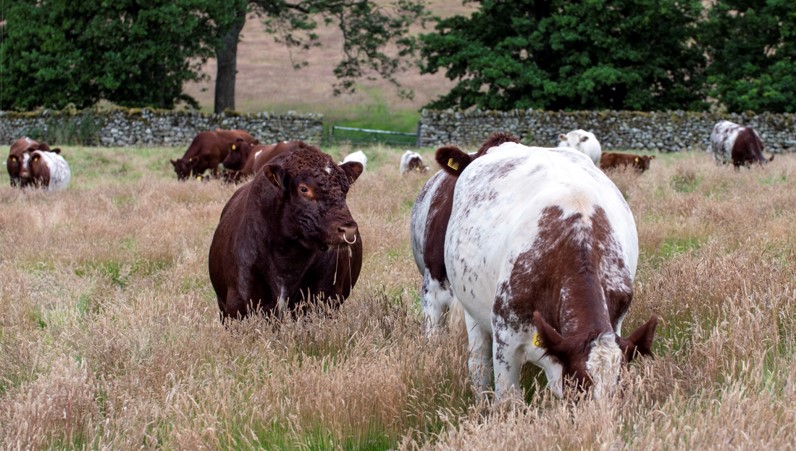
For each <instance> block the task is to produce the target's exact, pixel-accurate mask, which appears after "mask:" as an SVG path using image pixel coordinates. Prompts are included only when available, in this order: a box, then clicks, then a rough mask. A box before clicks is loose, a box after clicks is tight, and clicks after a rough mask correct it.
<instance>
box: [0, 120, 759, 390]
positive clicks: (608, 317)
mask: <svg viewBox="0 0 796 451" xmlns="http://www.w3.org/2000/svg"><path fill="white" fill-rule="evenodd" d="M559 138H560V143H559V146H558V147H556V148H542V147H528V146H525V145H522V144H520V142H519V140H518V139H517V138H516V137H514V136H512V135H510V134H507V133H502V132H498V133H494V134H493V135H491V136H490V137H489V138H488V139H487V140H486V141H485V142H484V143H483V145H481V147H480V148H479V149H478V150H477V151H476V152H474V153H467V152H464V151H462V150H461V149H459V148H458V147H455V146H444V147H441V148H439V149H437V151H436V155H435V159H436V161H437V163H438V164H439V165H440V167H442V170H440V171H438V172H436V173H435V174H434V175H432V176H431V177H430V178H428V180H427V181H426V183H425V184H424V186H423V188H422V189H421V191H420V192H419V194H418V196H417V199H416V202H415V204H414V206H413V208H412V212H411V217H410V220H409V222H410V239H411V246H412V253H413V255H414V259H415V263H416V264H417V267H418V270H419V272H420V274H421V276H422V285H421V288H422V290H421V304H422V314H423V319H424V328H425V333H426V335H427V338H428V339H429V340H434V339H435V337H436V336H438V335H439V334H442V333H444V332H445V327H444V324H445V323H444V319H445V318H446V312H448V311H451V310H452V309H454V308H457V309H458V311H459V312H463V315H464V324H465V325H466V331H467V335H468V343H469V362H468V367H469V370H470V375H471V378H472V381H473V385H474V387H475V389H476V390H477V392H478V393H484V392H486V391H487V390H489V387H490V385H491V384H492V383H494V386H495V393H496V396H497V397H498V398H503V397H506V396H508V395H510V394H511V393H512V392H514V391H516V390H517V389H518V388H519V369H520V368H521V366H522V364H523V363H524V362H526V361H528V362H532V363H534V364H536V365H538V366H540V367H541V368H542V369H543V370H544V372H545V374H546V376H547V379H548V384H549V387H550V388H551V390H552V391H553V393H555V394H556V395H557V396H563V395H564V393H565V392H566V391H567V388H568V387H573V388H577V389H580V390H590V393H592V395H593V396H594V397H601V396H603V395H606V394H609V393H611V392H613V391H615V389H616V387H617V386H618V383H619V376H620V373H621V367H622V366H623V365H625V364H626V363H627V362H628V361H630V360H631V359H632V358H633V357H635V356H637V355H650V354H651V348H652V341H653V337H654V334H655V328H656V325H657V317H656V316H654V315H653V316H652V317H651V318H650V319H649V320H648V321H647V322H646V323H645V324H643V325H642V326H640V327H638V328H637V329H636V330H635V331H633V332H632V333H631V334H629V335H627V336H622V322H623V319H624V318H625V315H626V313H627V311H628V309H629V308H630V305H631V301H632V299H633V278H634V276H635V271H636V264H637V262H638V237H637V233H636V225H635V221H634V218H633V214H632V212H631V210H630V207H629V206H628V204H627V203H626V202H625V200H624V197H623V196H622V194H621V193H620V192H619V190H618V189H617V188H616V186H615V185H614V184H613V182H612V181H611V180H610V179H609V178H608V176H606V172H610V171H614V170H622V169H629V170H632V171H635V172H637V173H639V174H640V173H643V172H645V171H647V170H649V169H650V162H651V160H653V159H654V158H655V156H654V155H636V154H628V153H618V152H603V151H602V148H601V146H600V143H599V141H598V140H597V137H596V136H595V135H594V134H593V133H591V132H588V131H585V130H573V131H570V132H568V133H566V134H561V135H560V136H559ZM709 151H710V152H712V155H713V158H714V160H715V161H716V163H717V164H728V163H731V164H732V165H733V166H734V167H735V168H736V169H738V168H739V167H740V166H750V165H752V164H760V165H764V164H766V163H767V162H769V161H771V160H772V159H773V157H771V158H769V159H766V158H765V157H764V156H763V153H762V151H763V142H762V139H761V138H760V136H759V135H758V133H757V132H756V131H755V130H753V129H752V128H750V127H744V126H740V125H737V124H733V123H731V122H728V121H721V122H719V123H718V124H716V126H715V127H714V129H713V130H712V133H711V134H710V148H709ZM367 162H368V158H367V156H366V155H365V153H364V152H362V151H356V152H353V153H351V154H349V155H347V156H346V157H345V158H344V159H343V161H342V162H340V163H336V162H335V161H334V160H333V159H332V158H331V157H330V156H329V155H327V154H326V153H324V152H322V151H321V150H320V149H318V148H317V147H315V146H311V145H308V144H306V143H304V142H302V141H287V142H278V143H270V144H262V143H260V142H259V141H258V140H257V139H255V138H254V137H253V136H251V135H250V134H249V133H247V132H246V131H243V130H214V131H204V132H201V133H199V134H198V135H197V136H196V137H195V138H194V139H193V141H192V142H191V143H190V145H189V146H188V149H187V150H186V152H185V153H184V155H183V156H182V157H180V158H178V159H174V160H170V163H171V165H172V167H173V168H174V171H175V173H176V175H177V179H178V180H181V181H182V180H189V179H198V180H210V179H223V180H225V181H227V182H231V183H242V185H241V186H240V187H239V188H238V189H237V190H236V191H235V192H234V194H233V195H232V197H231V198H230V199H229V201H228V202H227V203H226V205H225V206H224V208H223V210H222V211H221V212H220V219H219V223H218V225H217V227H216V230H215V233H214V235H213V239H212V243H211V245H210V249H209V256H208V271H209V276H210V281H211V284H212V286H213V289H214V290H215V293H216V297H217V300H218V307H219V312H220V317H221V320H222V322H226V321H228V320H230V319H236V318H242V317H245V316H248V315H250V314H252V313H255V312H259V313H264V314H273V315H276V316H278V317H284V316H285V315H288V314H290V315H296V314H300V312H301V310H302V309H303V308H305V307H306V306H307V305H309V304H310V303H313V302H320V303H321V304H323V305H328V306H331V307H334V306H337V305H339V304H340V303H341V302H342V301H343V300H345V299H346V298H347V297H348V296H349V295H350V293H351V290H352V289H353V288H354V286H355V284H356V282H357V279H358V278H359V274H360V270H361V267H362V257H363V243H362V237H361V234H360V231H359V226H358V224H357V222H356V220H355V219H354V217H353V216H352V214H351V212H350V211H349V209H348V206H347V204H346V197H347V194H348V191H349V189H350V187H351V186H352V184H353V183H354V182H355V181H356V180H357V179H358V178H359V177H360V176H361V175H362V173H363V172H364V171H365V169H366V166H367ZM219 165H221V166H222V167H223V174H222V173H220V172H219ZM6 167H7V169H8V174H9V177H10V182H11V186H12V187H20V188H28V187H30V188H43V189H45V190H51V191H58V190H65V189H66V188H67V186H68V184H69V181H70V178H71V171H70V167H69V164H68V163H67V161H66V160H65V159H64V158H63V156H62V155H61V150H60V149H58V148H50V146H48V145H47V144H46V143H43V142H38V141H36V140H33V139H30V138H27V137H23V138H20V139H18V140H17V141H15V142H14V143H13V144H12V145H11V149H10V152H9V155H8V159H7V161H6ZM428 169H429V167H428V165H426V164H425V163H424V162H423V159H422V157H421V155H420V154H419V153H417V152H415V151H411V150H407V151H406V152H405V153H404V154H403V155H402V157H401V161H400V167H399V168H398V170H399V172H400V173H401V174H402V175H408V174H411V173H420V174H424V173H426V172H427V171H428ZM208 171H209V175H206V172H208Z"/></svg>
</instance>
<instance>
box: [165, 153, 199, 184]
mask: <svg viewBox="0 0 796 451" xmlns="http://www.w3.org/2000/svg"><path fill="white" fill-rule="evenodd" d="M193 160H194V159H193V158H188V159H185V158H178V159H176V160H170V161H171V165H172V166H174V172H176V173H177V180H179V181H185V180H188V177H190V176H191V170H192V169H193V167H194V166H195V165H196V161H193Z"/></svg>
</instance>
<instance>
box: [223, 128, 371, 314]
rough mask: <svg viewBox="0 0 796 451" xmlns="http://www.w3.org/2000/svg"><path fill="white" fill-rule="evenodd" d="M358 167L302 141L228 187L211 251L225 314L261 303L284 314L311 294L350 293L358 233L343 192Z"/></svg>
mask: <svg viewBox="0 0 796 451" xmlns="http://www.w3.org/2000/svg"><path fill="white" fill-rule="evenodd" d="M361 173H362V165H361V164H360V163H356V162H351V163H345V164H342V165H340V166H338V165H337V164H335V163H334V161H333V160H332V158H331V157H330V156H329V155H327V154H325V153H323V152H321V151H320V150H318V149H317V148H315V147H313V146H309V145H307V144H305V143H303V142H300V143H299V144H298V145H297V146H296V148H294V149H291V150H288V151H286V152H284V153H282V154H280V155H278V156H277V157H275V158H273V159H271V160H270V161H269V162H268V164H266V165H265V166H264V167H263V168H262V170H259V171H257V172H256V173H255V176H254V178H253V179H252V181H251V182H250V183H247V184H245V185H243V186H242V187H240V188H239V189H238V190H237V191H236V192H235V194H233V195H232V198H231V199H230V200H229V202H227V205H226V206H225V207H224V209H223V211H222V212H221V219H220V221H219V224H218V227H217V228H216V232H215V234H214V235H213V242H212V244H211V245H210V255H209V270H210V281H211V282H212V284H213V289H214V290H215V292H216V296H217V298H218V307H219V309H220V310H221V319H222V321H224V320H225V319H227V318H237V317H244V316H247V315H248V314H249V313H251V312H254V311H259V310H262V311H263V312H265V313H271V312H273V313H276V314H278V315H284V314H285V313H286V312H288V311H293V310H294V309H295V307H296V306H297V305H298V304H299V303H301V302H302V301H305V300H307V301H312V300H315V297H316V296H319V297H320V298H321V299H323V300H324V301H325V302H326V303H328V304H330V305H337V304H339V303H340V302H342V301H343V300H344V299H345V298H347V297H348V295H349V294H350V292H351V289H352V288H353V287H354V284H355V283H356V281H357V278H358V277H359V271H360V269H361V267H362V239H361V237H360V234H359V230H358V228H357V223H356V222H355V221H354V219H353V218H352V217H351V213H350V212H349V210H348V206H347V205H346V194H347V193H348V190H349V188H350V186H351V183H353V182H354V181H355V180H356V179H357V177H359V175H360V174H361Z"/></svg>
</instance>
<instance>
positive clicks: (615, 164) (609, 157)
mask: <svg viewBox="0 0 796 451" xmlns="http://www.w3.org/2000/svg"><path fill="white" fill-rule="evenodd" d="M654 159H655V155H631V154H628V153H619V152H603V155H602V157H600V169H602V170H603V171H607V170H611V169H618V168H627V167H632V168H635V170H636V172H639V173H642V172H644V171H646V170H647V169H649V168H650V161H652V160H654Z"/></svg>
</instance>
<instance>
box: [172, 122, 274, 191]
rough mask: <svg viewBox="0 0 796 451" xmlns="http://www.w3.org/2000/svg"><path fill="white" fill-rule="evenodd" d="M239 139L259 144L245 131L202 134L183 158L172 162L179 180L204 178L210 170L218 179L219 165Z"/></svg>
mask: <svg viewBox="0 0 796 451" xmlns="http://www.w3.org/2000/svg"><path fill="white" fill-rule="evenodd" d="M237 139H242V140H244V141H246V142H248V143H254V144H256V143H258V142H259V141H257V140H256V139H254V138H253V137H252V135H250V134H249V133H247V132H245V131H243V130H214V131H206V132H200V133H199V134H197V135H196V137H195V138H194V139H193V141H191V145H190V146H188V150H186V151H185V154H184V155H183V156H182V158H179V159H177V160H171V165H172V166H174V172H176V173H177V179H178V180H187V179H188V177H196V178H200V179H201V178H202V175H203V174H204V172H205V171H206V170H208V169H210V170H211V171H212V173H213V176H214V177H218V165H219V164H220V163H221V162H222V161H224V158H226V156H227V153H229V148H230V145H231V144H234V143H235V141H236V140H237Z"/></svg>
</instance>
